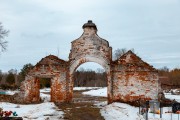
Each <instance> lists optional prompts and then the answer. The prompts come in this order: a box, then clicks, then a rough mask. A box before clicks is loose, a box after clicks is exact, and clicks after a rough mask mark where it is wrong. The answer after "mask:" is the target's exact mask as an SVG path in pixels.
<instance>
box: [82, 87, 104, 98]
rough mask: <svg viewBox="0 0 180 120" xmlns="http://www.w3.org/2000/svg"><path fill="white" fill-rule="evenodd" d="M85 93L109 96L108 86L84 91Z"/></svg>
mask: <svg viewBox="0 0 180 120" xmlns="http://www.w3.org/2000/svg"><path fill="white" fill-rule="evenodd" d="M83 94H84V95H91V96H101V97H107V87H104V88H99V89H96V90H89V91H87V92H83Z"/></svg>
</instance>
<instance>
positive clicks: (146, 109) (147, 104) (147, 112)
mask: <svg viewBox="0 0 180 120" xmlns="http://www.w3.org/2000/svg"><path fill="white" fill-rule="evenodd" d="M148 104H149V102H148V101H146V120H148V108H149V107H148Z"/></svg>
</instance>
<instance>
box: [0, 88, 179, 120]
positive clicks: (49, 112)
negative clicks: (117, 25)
mask: <svg viewBox="0 0 180 120" xmlns="http://www.w3.org/2000/svg"><path fill="white" fill-rule="evenodd" d="M74 90H89V91H87V92H83V94H86V95H91V96H102V97H107V88H106V87H105V88H98V87H96V88H93V87H75V88H74ZM16 92H17V91H15V92H14V91H8V92H7V93H8V94H10V95H13V94H14V93H16ZM40 92H41V94H40V96H41V98H42V99H43V100H44V103H41V104H32V105H18V104H11V103H6V102H0V107H2V108H3V109H4V110H8V111H9V110H11V111H16V112H17V114H18V115H19V116H20V117H23V119H24V120H29V119H37V120H45V119H48V118H49V119H50V120H51V119H52V120H60V119H62V118H63V114H64V113H63V112H62V111H61V110H59V109H58V108H57V107H56V106H55V104H54V103H52V102H49V101H50V95H49V94H46V93H48V92H50V89H47V88H46V89H41V90H40ZM165 96H166V98H169V99H172V100H173V99H176V100H177V101H179V102H180V96H178V95H171V94H166V95H165ZM95 105H96V106H97V107H99V108H101V110H100V113H101V115H102V116H103V117H104V118H105V120H145V119H144V118H143V116H142V115H139V114H138V112H139V108H138V107H133V106H130V105H128V104H124V103H117V102H115V103H112V104H109V105H107V101H105V102H101V103H96V104H95ZM168 111H171V108H168V107H164V108H163V115H162V118H163V119H160V115H158V114H152V113H149V114H148V116H149V120H178V114H171V113H166V112H168ZM179 117H180V116H179Z"/></svg>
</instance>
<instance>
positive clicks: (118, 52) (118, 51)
mask: <svg viewBox="0 0 180 120" xmlns="http://www.w3.org/2000/svg"><path fill="white" fill-rule="evenodd" d="M127 51H128V50H127V49H126V48H122V49H119V48H118V49H116V50H115V51H114V54H113V60H117V59H119V58H120V57H121V56H122V55H124V54H125V53H126V52H127ZM131 51H133V52H134V49H131Z"/></svg>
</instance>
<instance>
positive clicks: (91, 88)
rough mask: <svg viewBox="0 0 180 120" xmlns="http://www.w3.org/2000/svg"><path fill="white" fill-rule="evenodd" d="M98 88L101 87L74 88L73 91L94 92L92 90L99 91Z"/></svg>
mask: <svg viewBox="0 0 180 120" xmlns="http://www.w3.org/2000/svg"><path fill="white" fill-rule="evenodd" d="M99 88H101V87H74V88H73V90H77V91H78V90H79V91H81V90H94V89H99Z"/></svg>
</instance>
